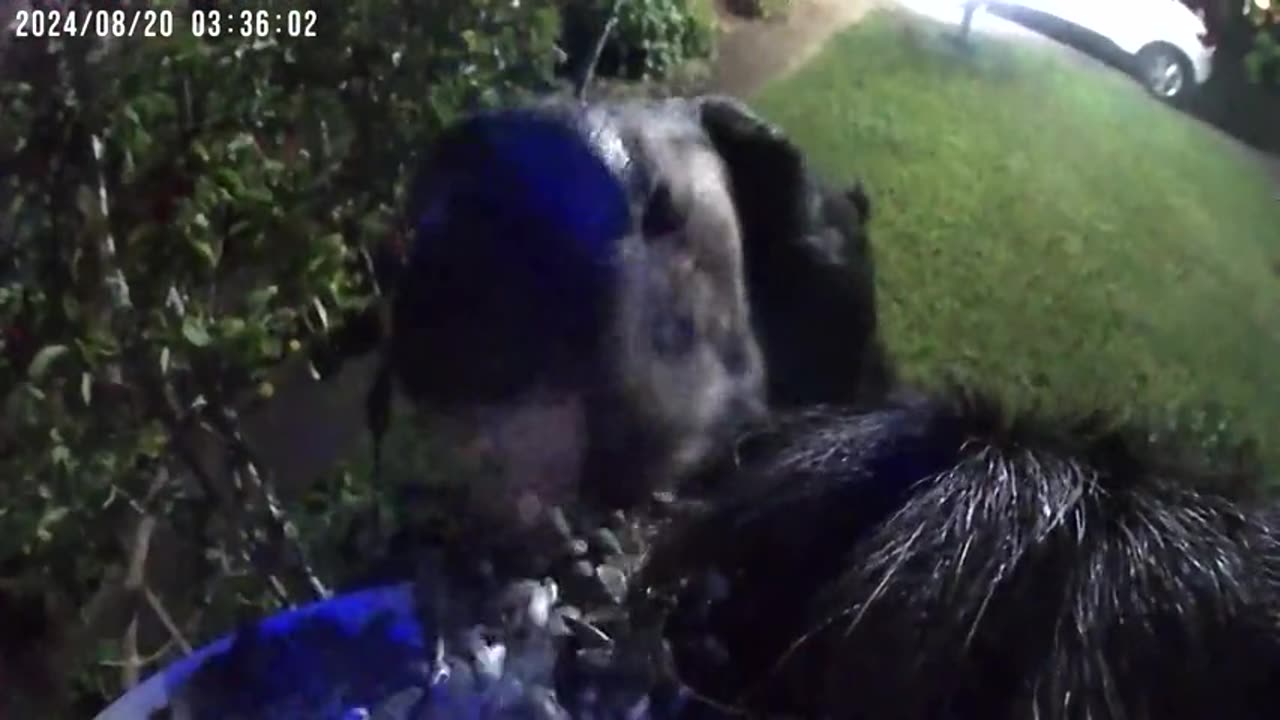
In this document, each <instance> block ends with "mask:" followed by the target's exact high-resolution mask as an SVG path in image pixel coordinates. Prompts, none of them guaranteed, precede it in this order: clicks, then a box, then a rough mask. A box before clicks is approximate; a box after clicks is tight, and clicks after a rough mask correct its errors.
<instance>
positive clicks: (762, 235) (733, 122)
mask: <svg viewBox="0 0 1280 720" xmlns="http://www.w3.org/2000/svg"><path fill="white" fill-rule="evenodd" d="M699 102H700V105H699V111H700V119H701V122H702V127H703V129H704V130H705V131H706V133H707V136H708V138H710V140H711V144H712V146H713V147H715V149H716V152H717V153H719V155H720V157H721V159H722V160H723V161H724V164H725V169H726V170H727V171H728V174H729V182H730V186H731V190H732V192H733V201H734V205H735V206H736V208H737V212H738V222H739V224H740V225H741V227H742V234H743V238H742V240H743V245H744V250H745V252H746V253H747V255H748V262H751V260H752V259H753V258H752V257H751V256H753V255H754V256H758V257H760V259H762V260H763V259H764V256H768V255H772V254H773V252H774V251H775V250H778V249H780V248H779V247H777V246H779V245H789V244H793V243H795V242H796V241H797V240H799V236H800V235H802V234H803V228H804V226H805V225H806V222H805V221H806V220H807V218H808V216H809V215H810V212H811V209H810V208H809V207H808V206H807V205H808V203H809V201H810V199H811V188H810V187H809V185H810V182H811V180H810V177H809V173H808V171H807V169H806V168H805V163H804V157H803V156H802V155H801V153H800V150H799V149H798V148H797V147H796V146H795V145H793V144H792V143H791V142H790V141H789V140H788V139H787V138H786V136H784V135H783V134H782V132H781V131H780V130H778V128H776V127H774V126H773V125H772V124H770V123H768V122H766V121H765V120H764V119H763V118H761V117H759V116H758V115H756V114H755V113H753V112H752V111H751V110H750V109H749V108H748V107H747V106H746V105H744V104H743V103H742V102H740V101H738V100H735V99H733V98H729V97H721V96H710V97H705V98H701V99H700V101H699Z"/></svg>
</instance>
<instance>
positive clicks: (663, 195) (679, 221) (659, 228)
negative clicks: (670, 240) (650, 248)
mask: <svg viewBox="0 0 1280 720" xmlns="http://www.w3.org/2000/svg"><path fill="white" fill-rule="evenodd" d="M683 225H684V218H682V217H681V216H680V212H679V211H678V210H676V204H675V201H674V200H673V199H672V197H671V188H669V187H668V186H667V184H666V183H660V184H659V185H658V187H656V188H654V190H653V194H651V195H650V196H649V202H648V203H647V204H646V205H645V207H644V217H643V218H642V219H641V221H640V229H641V230H642V231H643V232H644V236H645V237H659V236H662V235H670V234H671V233H674V232H675V231H677V230H679V229H680V228H681V226H683Z"/></svg>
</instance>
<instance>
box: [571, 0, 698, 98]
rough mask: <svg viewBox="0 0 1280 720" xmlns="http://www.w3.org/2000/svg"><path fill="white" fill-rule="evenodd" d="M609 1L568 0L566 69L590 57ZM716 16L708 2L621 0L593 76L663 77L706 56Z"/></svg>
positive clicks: (609, 9)
mask: <svg viewBox="0 0 1280 720" xmlns="http://www.w3.org/2000/svg"><path fill="white" fill-rule="evenodd" d="M613 7H614V0H569V1H568V2H567V3H566V4H565V10H564V14H565V24H564V40H563V45H564V46H565V49H566V51H567V52H568V56H569V63H568V64H569V67H570V69H572V70H573V71H575V72H580V71H581V69H582V67H583V66H584V64H585V63H586V62H588V61H589V58H590V55H591V52H592V49H593V48H594V45H595V42H596V39H597V38H598V37H599V34H600V32H601V29H602V28H603V27H604V25H605V22H606V20H607V18H608V17H609V14H610V12H612V9H613ZM714 42H715V16H714V13H713V12H712V10H711V7H710V2H709V0H622V3H621V6H620V8H619V11H618V22H617V25H616V26H615V27H614V31H613V33H612V35H611V36H610V38H609V41H608V42H607V43H606V44H605V47H604V51H603V52H602V53H601V56H600V63H599V65H598V66H597V68H596V74H598V75H600V76H602V77H621V78H625V79H630V80H641V79H662V78H665V77H668V76H669V75H670V74H671V73H672V71H674V70H675V69H676V68H678V67H680V66H681V65H683V64H684V63H686V62H689V61H691V60H700V59H706V58H709V57H711V55H712V52H713V49H714Z"/></svg>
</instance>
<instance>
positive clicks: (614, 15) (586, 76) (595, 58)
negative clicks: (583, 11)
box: [573, 0, 627, 100]
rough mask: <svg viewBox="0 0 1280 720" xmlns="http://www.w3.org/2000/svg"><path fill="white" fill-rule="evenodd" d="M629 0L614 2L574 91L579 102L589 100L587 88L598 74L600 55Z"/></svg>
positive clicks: (616, 0)
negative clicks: (619, 14) (620, 12)
mask: <svg viewBox="0 0 1280 720" xmlns="http://www.w3.org/2000/svg"><path fill="white" fill-rule="evenodd" d="M626 1H627V0H613V7H612V8H610V10H609V19H607V20H605V23H604V27H603V28H602V29H601V30H600V37H598V38H596V45H595V47H594V48H592V50H591V57H590V58H588V60H587V66H586V67H585V68H583V69H582V77H580V78H578V84H577V86H576V87H574V89H573V95H574V97H576V98H577V99H579V100H586V99H587V87H588V86H590V85H591V80H592V79H593V78H594V77H595V74H596V65H598V64H599V63H600V55H601V54H602V53H603V52H604V46H605V43H607V42H608V41H609V36H610V35H612V34H613V28H614V27H615V26H616V25H617V24H618V12H619V11H620V10H622V4H623V3H624V2H626Z"/></svg>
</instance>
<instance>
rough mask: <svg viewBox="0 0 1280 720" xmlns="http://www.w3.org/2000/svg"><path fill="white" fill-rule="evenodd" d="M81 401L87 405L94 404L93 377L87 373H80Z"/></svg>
mask: <svg viewBox="0 0 1280 720" xmlns="http://www.w3.org/2000/svg"><path fill="white" fill-rule="evenodd" d="M80 399H82V400H84V404H85V405H91V404H93V403H92V401H93V376H92V375H90V374H89V373H87V372H86V373H80Z"/></svg>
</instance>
